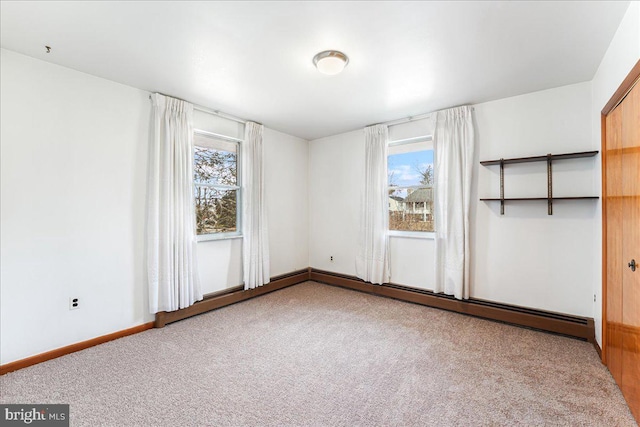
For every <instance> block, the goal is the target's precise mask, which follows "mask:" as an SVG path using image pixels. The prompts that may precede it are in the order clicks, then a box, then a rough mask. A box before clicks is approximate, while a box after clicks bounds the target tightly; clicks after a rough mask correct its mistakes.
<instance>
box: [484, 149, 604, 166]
mask: <svg viewBox="0 0 640 427" xmlns="http://www.w3.org/2000/svg"><path fill="white" fill-rule="evenodd" d="M596 154H598V152H597V151H581V152H579V153H566V154H547V155H545V156H531V157H516V158H513V159H496V160H484V161H482V162H480V164H481V165H482V166H491V165H499V164H500V162H502V163H503V164H505V165H508V164H513V163H531V162H546V161H547V160H549V157H551V160H567V159H578V158H580V157H593V156H595V155H596Z"/></svg>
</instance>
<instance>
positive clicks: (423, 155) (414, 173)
mask: <svg viewBox="0 0 640 427" xmlns="http://www.w3.org/2000/svg"><path fill="white" fill-rule="evenodd" d="M427 165H433V150H423V151H413V152H410V153H401V154H392V155H390V156H389V157H388V163H387V171H388V175H389V180H388V183H389V185H393V186H397V187H404V186H410V185H421V183H420V178H421V177H422V176H421V175H420V171H424V170H425V169H426V167H427Z"/></svg>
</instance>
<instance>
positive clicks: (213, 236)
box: [193, 129, 244, 242]
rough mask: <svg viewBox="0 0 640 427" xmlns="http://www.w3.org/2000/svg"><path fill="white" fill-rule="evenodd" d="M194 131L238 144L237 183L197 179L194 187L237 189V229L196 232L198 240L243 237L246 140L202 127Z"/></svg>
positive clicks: (207, 240)
mask: <svg viewBox="0 0 640 427" xmlns="http://www.w3.org/2000/svg"><path fill="white" fill-rule="evenodd" d="M193 133H194V134H198V135H202V136H207V137H210V138H217V139H222V140H225V141H230V142H235V143H236V145H237V149H236V183H237V185H223V184H207V183H196V182H195V181H194V183H193V185H194V187H195V186H196V185H198V186H202V187H211V188H218V189H221V190H236V191H237V193H236V194H237V198H238V201H237V203H236V231H233V232H230V233H209V234H197V233H196V241H197V242H209V241H213V240H230V239H240V238H242V143H243V142H244V140H242V139H239V138H234V137H232V136H227V135H221V134H218V133H213V132H207V131H205V130H201V129H194V130H193ZM194 146H195V144H194Z"/></svg>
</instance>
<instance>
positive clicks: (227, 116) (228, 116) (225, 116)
mask: <svg viewBox="0 0 640 427" xmlns="http://www.w3.org/2000/svg"><path fill="white" fill-rule="evenodd" d="M154 93H157V94H158V95H162V96H168V97H170V98H175V99H179V100H180V101H184V102H189V101H187V100H185V99H182V98H177V97H175V96H171V95H165V94H164V93H160V92H154ZM151 95H152V94H151V93H150V94H149V99H151ZM189 103H190V104H192V105H193V109H194V110H197V111H202V112H203V113H209V114H213V115H215V116H218V117H221V118H223V119H227V120H231V121H234V122H238V123H242V124H243V125H244V124H247V122H248V121H251V122H253V120H245V119H241V118H239V117H236V116H232V115H231V114H226V113H222V112H220V111H218V110H212V109H211V108H207V107H203V106H201V105H197V104H193V103H192V102H189ZM254 123H257V124H259V125H262V123H258V122H254Z"/></svg>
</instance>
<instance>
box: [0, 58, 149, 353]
mask: <svg viewBox="0 0 640 427" xmlns="http://www.w3.org/2000/svg"><path fill="white" fill-rule="evenodd" d="M0 66H1V71H0V76H1V83H0V85H1V87H2V90H1V91H0V96H1V98H0V99H1V101H0V102H1V107H0V109H1V118H0V121H1V123H2V126H1V136H0V142H1V148H0V150H1V155H0V157H1V162H2V163H1V167H0V170H1V178H0V184H1V190H0V194H1V202H0V204H1V213H0V218H1V224H0V227H1V229H2V233H1V235H0V248H1V249H0V250H1V257H2V268H1V273H0V274H1V277H0V282H1V284H2V286H1V287H0V292H1V293H0V295H1V298H0V299H1V301H0V327H1V330H0V361H1V363H7V362H11V361H13V360H16V359H21V358H24V357H27V356H31V355H34V354H37V353H41V352H44V351H48V350H52V349H54V348H57V347H61V346H64V345H68V344H72V343H74V342H78V341H83V340H86V339H90V338H94V337H97V336H100V335H104V334H107V333H111V332H114V331H117V330H121V329H125V328H128V327H132V326H135V325H139V324H142V323H144V322H147V321H150V320H152V319H153V317H152V316H151V315H149V314H148V313H147V309H146V306H147V304H146V301H147V293H146V287H145V286H144V285H143V284H144V280H145V274H144V266H143V251H144V221H145V203H146V201H145V197H146V196H145V185H146V184H145V183H146V172H147V168H146V165H147V141H148V137H147V135H148V129H149V115H150V103H149V99H148V93H146V92H143V91H140V90H137V89H133V88H131V87H127V86H123V85H120V84H117V83H113V82H110V81H107V80H104V79H100V78H96V77H93V76H90V75H87V74H83V73H79V72H77V71H73V70H70V69H67V68H63V67H59V66H56V65H52V64H48V63H46V62H43V61H39V60H36V59H32V58H29V57H27V56H23V55H19V54H16V53H13V52H11V51H7V50H4V49H3V50H1V59H0ZM70 297H78V298H79V299H80V307H81V308H80V309H78V310H74V311H70V310H69V298H70Z"/></svg>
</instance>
